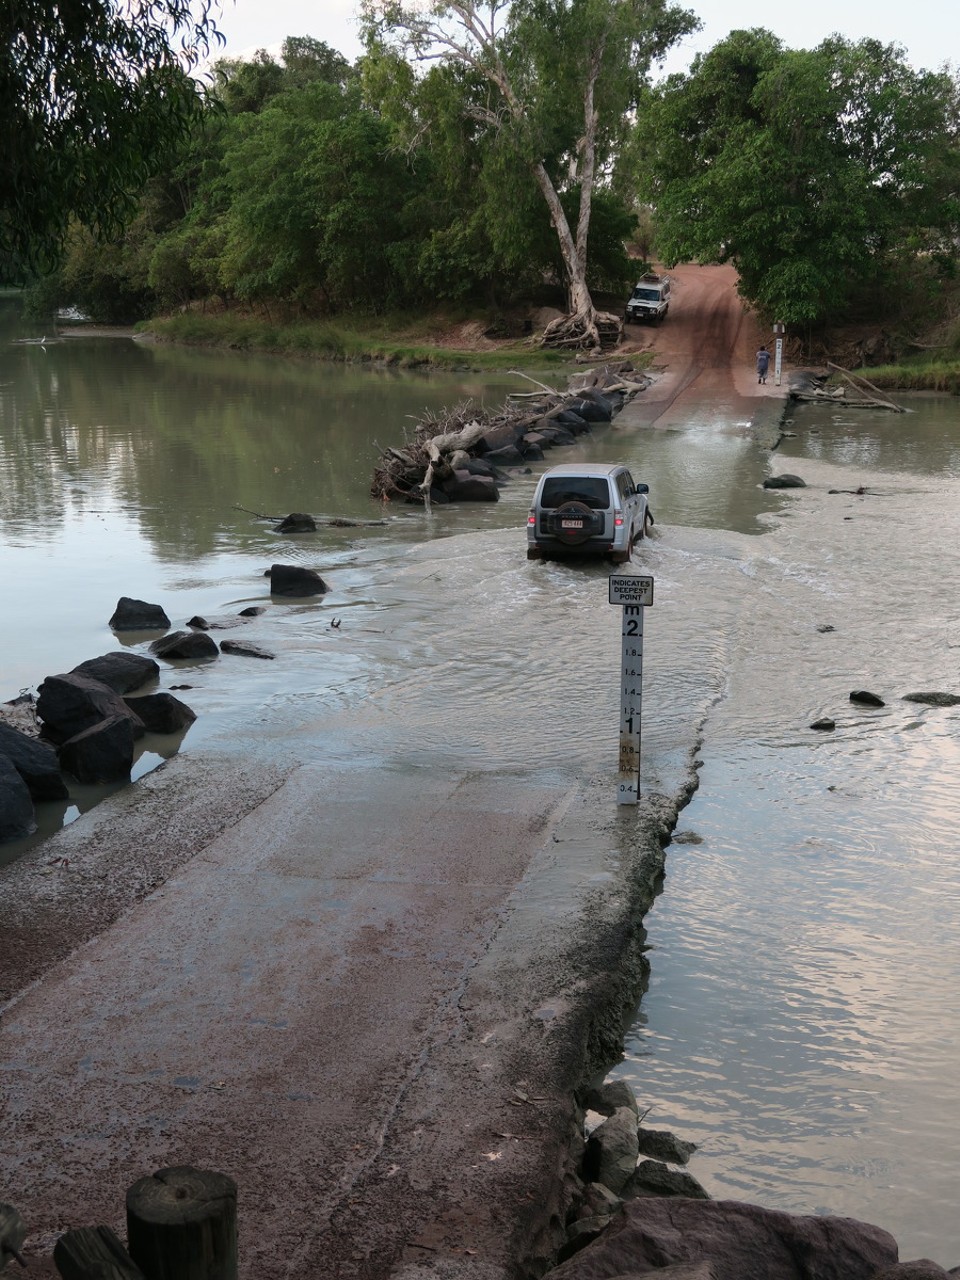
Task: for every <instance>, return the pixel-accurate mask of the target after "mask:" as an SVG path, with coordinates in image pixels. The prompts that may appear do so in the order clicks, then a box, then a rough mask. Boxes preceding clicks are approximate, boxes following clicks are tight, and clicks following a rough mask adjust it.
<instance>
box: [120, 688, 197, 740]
mask: <svg viewBox="0 0 960 1280" xmlns="http://www.w3.org/2000/svg"><path fill="white" fill-rule="evenodd" d="M124 701H125V702H126V704H127V706H128V707H129V708H130V710H131V711H133V712H134V713H135V714H136V715H137V716H138V717H139V718H140V719H141V720H142V721H143V723H144V725H145V726H146V729H147V731H148V732H149V733H179V732H180V731H181V730H182V729H186V728H187V727H188V726H189V725H191V724H193V722H194V720H196V718H197V715H196V712H195V711H191V710H190V708H189V707H188V706H187V704H186V703H185V702H181V701H180V699H179V698H175V697H174V696H173V694H172V693H147V694H144V696H143V697H142V698H125V699H124Z"/></svg>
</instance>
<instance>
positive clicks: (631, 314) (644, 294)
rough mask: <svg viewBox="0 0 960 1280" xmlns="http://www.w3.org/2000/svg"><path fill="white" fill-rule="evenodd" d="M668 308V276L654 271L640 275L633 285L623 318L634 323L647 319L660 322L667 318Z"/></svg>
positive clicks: (640, 322) (643, 321) (654, 322)
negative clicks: (659, 274)
mask: <svg viewBox="0 0 960 1280" xmlns="http://www.w3.org/2000/svg"><path fill="white" fill-rule="evenodd" d="M669 310H670V277H669V276H658V275H656V274H655V273H654V272H650V273H649V274H647V275H645V276H642V277H641V279H639V280H638V281H637V283H636V285H635V286H634V290H633V293H632V294H631V295H630V297H629V299H628V301H627V306H626V310H625V311H624V319H625V320H627V321H628V322H629V321H631V320H632V321H633V323H634V324H643V323H645V322H647V321H649V322H651V323H653V324H660V323H661V322H662V321H664V320H665V319H666V318H667V312H668V311H669Z"/></svg>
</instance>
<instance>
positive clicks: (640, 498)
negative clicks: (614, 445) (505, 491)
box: [527, 462, 653, 564]
mask: <svg viewBox="0 0 960 1280" xmlns="http://www.w3.org/2000/svg"><path fill="white" fill-rule="evenodd" d="M648 492H649V489H648V486H647V485H645V484H634V481H633V477H632V476H631V474H630V472H629V471H628V470H627V468H626V467H621V466H618V465H616V464H609V463H582V462H581V463H577V462H571V463H566V464H565V465H564V466H561V467H551V468H550V470H549V471H545V472H544V474H543V475H542V476H541V477H540V481H539V483H538V484H537V488H536V491H535V492H534V495H533V506H532V507H531V508H530V512H529V514H528V516H527V559H528V560H540V559H543V558H546V557H548V556H563V555H581V556H584V555H601V556H603V555H605V556H609V557H610V559H611V560H612V561H613V563H614V564H626V562H627V561H628V560H629V559H630V554H631V552H632V551H633V546H634V543H635V542H639V541H640V539H641V538H642V537H644V535H645V534H646V532H647V526H648V525H650V524H653V514H652V513H651V511H650V507H649V505H648V503H647V493H648Z"/></svg>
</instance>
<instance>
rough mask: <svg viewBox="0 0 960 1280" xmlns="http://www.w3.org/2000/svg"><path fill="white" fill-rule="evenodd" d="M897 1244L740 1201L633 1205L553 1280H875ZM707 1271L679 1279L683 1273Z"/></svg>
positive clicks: (860, 1229) (867, 1230)
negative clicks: (660, 1278)
mask: <svg viewBox="0 0 960 1280" xmlns="http://www.w3.org/2000/svg"><path fill="white" fill-rule="evenodd" d="M896 1262H897V1242H896V1240H894V1238H893V1236H891V1235H889V1234H888V1233H887V1232H886V1231H882V1230H881V1229H880V1228H879V1227H874V1226H871V1225H869V1224H868V1223H865V1222H857V1221H856V1220H855V1219H853V1218H835V1217H818V1216H813V1215H810V1216H801V1215H799V1214H790V1213H780V1212H778V1211H777V1210H774V1209H761V1208H760V1207H759V1205H753V1204H747V1203H745V1202H743V1201H740V1200H684V1199H677V1200H660V1199H655V1198H654V1199H643V1200H631V1201H630V1202H629V1203H627V1204H625V1205H624V1207H623V1211H622V1213H619V1214H618V1215H617V1216H616V1217H615V1218H614V1219H613V1221H612V1223H611V1224H610V1226H609V1227H608V1228H607V1229H606V1231H604V1233H603V1235H602V1236H601V1237H600V1239H599V1240H597V1241H595V1242H594V1243H593V1244H590V1245H588V1246H587V1247H586V1248H585V1249H584V1250H583V1251H582V1252H581V1253H578V1254H576V1255H575V1256H574V1257H573V1258H570V1259H569V1261H567V1262H564V1263H563V1264H562V1265H561V1266H559V1267H557V1268H556V1269H555V1270H553V1271H551V1272H550V1273H549V1274H550V1280H606V1278H608V1277H613V1276H620V1277H624V1278H626V1277H627V1276H629V1277H631V1280H633V1278H634V1277H636V1276H641V1275H648V1274H656V1273H659V1272H661V1271H664V1270H665V1269H666V1268H678V1270H676V1271H673V1270H670V1271H666V1272H665V1274H668V1275H670V1276H671V1277H673V1276H676V1275H700V1274H702V1275H704V1276H709V1277H710V1280H747V1278H748V1277H749V1280H873V1277H874V1276H875V1275H876V1273H877V1272H878V1271H879V1270H880V1269H881V1268H882V1267H890V1266H893V1265H894V1264H895V1263H896ZM704 1266H707V1267H708V1268H709V1269H708V1270H705V1271H702V1272H698V1271H696V1270H693V1271H680V1270H679V1268H681V1267H688V1268H696V1267H704Z"/></svg>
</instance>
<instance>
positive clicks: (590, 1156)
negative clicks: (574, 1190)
mask: <svg viewBox="0 0 960 1280" xmlns="http://www.w3.org/2000/svg"><path fill="white" fill-rule="evenodd" d="M639 1154H640V1146H639V1141H638V1139H637V1113H636V1111H634V1110H633V1108H632V1107H617V1109H616V1111H614V1113H613V1115H611V1116H608V1117H607V1119H606V1120H604V1122H603V1124H600V1125H598V1126H597V1127H596V1129H594V1131H593V1133H591V1135H590V1137H589V1138H588V1139H587V1147H586V1151H585V1152H584V1157H583V1176H584V1178H585V1179H586V1180H587V1181H588V1182H602V1183H603V1185H604V1186H605V1187H609V1189H610V1190H611V1191H612V1192H614V1194H615V1195H617V1194H619V1193H620V1192H621V1191H622V1190H623V1188H624V1187H625V1186H626V1184H627V1182H628V1181H629V1179H630V1177H631V1176H632V1174H633V1171H634V1169H636V1167H637V1156H638V1155H639Z"/></svg>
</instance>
